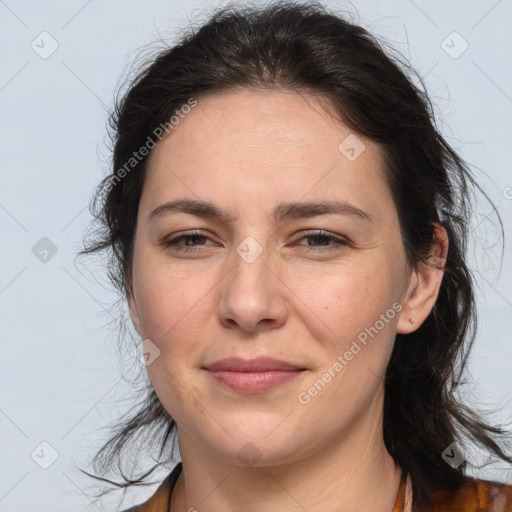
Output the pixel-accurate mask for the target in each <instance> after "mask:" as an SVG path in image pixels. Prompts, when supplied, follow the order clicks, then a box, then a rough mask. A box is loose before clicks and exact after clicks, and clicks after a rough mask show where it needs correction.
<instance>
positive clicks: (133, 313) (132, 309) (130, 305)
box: [126, 292, 142, 336]
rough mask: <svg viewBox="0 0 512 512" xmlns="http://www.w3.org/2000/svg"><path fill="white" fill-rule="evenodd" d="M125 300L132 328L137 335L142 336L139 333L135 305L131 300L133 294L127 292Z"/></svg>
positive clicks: (138, 320) (138, 319) (132, 299)
mask: <svg viewBox="0 0 512 512" xmlns="http://www.w3.org/2000/svg"><path fill="white" fill-rule="evenodd" d="M126 300H127V302H128V309H129V310H130V316H131V319H132V323H133V326H134V327H135V330H136V331H137V333H138V334H139V335H140V336H142V334H141V333H140V318H139V311H138V309H137V305H136V304H135V300H134V298H133V293H132V292H128V293H127V295H126Z"/></svg>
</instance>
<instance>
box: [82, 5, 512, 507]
mask: <svg viewBox="0 0 512 512" xmlns="http://www.w3.org/2000/svg"><path fill="white" fill-rule="evenodd" d="M415 80H416V81H417V83H419V84H420V85H415V83H414V82H415ZM238 87H243V88H248V89H259V90H265V89H275V88H281V89H286V90H295V91H300V92H306V93H310V94H315V95H319V96H321V97H325V98H327V99H328V100H329V101H330V104H332V105H333V106H334V108H335V112H336V113H337V114H338V115H339V117H340V119H341V120H343V122H344V123H346V124H347V125H348V126H349V127H350V128H351V129H352V130H353V131H354V132H355V133H358V134H362V135H364V136H366V137H369V138H370V139H372V140H373V141H375V142H377V143H378V144H380V146H381V147H382V149H383V152H384V155H385V166H386V170H387V179H388V182H389V186H390V190H391V193H392V195H393V198H394V202H395V205H396V208H397V211H398V215H399V219H400V227H401V234H402V238H403V241H404V246H405V250H406V254H407V260H408V262H409V264H410V265H411V266H412V267H414V266H416V265H417V264H418V263H419V262H424V261H426V260H427V258H428V257H429V255H430V253H431V248H432V243H433V235H434V226H435V224H436V223H439V224H441V225H442V226H443V227H444V228H445V229H446V230H447V232H448V235H449V240H450V243H449V252H448V258H447V263H446V267H445V273H444V277H443V281H442V285H441V289H440V292H439V296H438V299H437V302H436V304H435V306H434V308H433V310H432V311H431V313H430V315H429V316H428V318H427V319H426V320H425V321H424V322H423V324H422V325H421V326H420V327H419V328H418V329H417V330H416V331H415V332H412V333H411V334H407V335H400V334H398V335H397V336H396V341H395V344H394V349H393V353H392V356H391V360H390V363H389V366H388V368H387V372H386V379H385V404H384V441H385V444H386V447H387V449H388V451H389V453H390V454H391V455H392V457H393V458H394V460H395V462H396V463H397V464H398V465H400V466H401V467H402V468H403V469H404V471H405V472H407V473H409V474H410V475H411V477H412V482H413V491H414V496H415V498H414V499H415V504H416V505H417V506H422V505H423V504H426V503H428V502H429V499H428V494H429V492H430V491H432V490H433V489H441V488H455V487H457V486H459V485H460V484H461V483H462V480H463V477H464V472H465V470H466V469H467V462H464V463H462V464H461V465H460V466H459V467H458V468H452V467H451V466H450V465H449V464H447V463H446V462H445V460H444V459H443V457H442V452H443V451H444V450H445V449H446V448H447V447H448V446H449V445H450V444H451V443H452V442H454V441H458V442H460V443H462V442H463V441H464V442H465V441H466V440H467V441H470V442H473V443H476V444H477V445H479V446H480V447H483V448H484V449H485V450H487V451H488V452H489V453H492V454H494V455H495V456H497V457H498V458H499V459H502V460H505V461H507V462H509V463H510V462H512V458H511V457H510V456H507V455H506V453H505V451H504V446H505V445H506V444H507V443H506V442H505V441H506V440H507V439H510V438H509V437H505V436H508V435H509V433H508V432H507V431H505V430H503V429H501V428H497V427H493V426H491V425H489V424H487V423H486V422H485V421H484V420H483V419H482V418H481V416H479V414H478V413H477V412H475V411H474V410H472V409H471V408H469V407H468V406H467V405H466V404H464V403H462V401H461V400H460V397H458V391H460V389H459V387H460V384H461V383H463V381H462V376H463V374H464V371H465V367H466V361H467V357H468V354H469V351H470V349H471V346H472V344H473V340H474V336H475V327H476V311H475V299H474V285H473V282H472V277H471V274H470V271H469V269H468V266H467V264H466V261H465V259H466V255H465V253H466V246H467V241H468V236H469V235H470V232H469V222H470V218H471V214H472V206H471V205H472V200H471V199H472V197H473V195H474V193H475V192H479V193H483V192H482V191H481V189H480V187H479V186H478V184H477V183H476V182H475V180H474V178H473V177H472V175H471V172H470V170H469V169H468V166H467V165H466V164H465V163H464V162H463V161H462V160H461V159H460V158H459V156H458V155H457V154H456V153H455V152H454V151H453V149H452V148H451V147H450V146H449V145H448V143H447V142H446V141H445V139H444V138H443V137H442V136H441V134H440V133H439V131H438V129H437V128H436V123H435V120H434V115H433V109H432V105H431V103H430V100H429V98H428V96H427V94H426V92H425V88H424V87H423V85H422V81H421V79H419V77H418V76H417V75H416V74H415V73H414V71H413V70H411V69H410V67H409V66H408V64H407V63H405V61H404V60H403V59H402V58H401V57H399V55H398V54H397V53H396V52H393V51H392V50H390V49H387V48H385V47H384V46H383V43H380V42H379V41H378V40H377V39H376V38H375V37H374V36H372V35H371V34H369V33H368V32H367V31H366V30H364V29H363V28H361V27H360V26H358V25H356V24H354V23H351V22H349V21H347V20H345V19H344V18H343V17H342V16H340V15H338V14H335V13H332V12H329V11H328V10H327V9H326V8H325V7H322V6H321V5H319V4H315V3H312V2H308V3H306V4H298V3H287V2H277V3H273V4H271V5H267V6H265V7H261V8H256V7H253V6H247V5H246V6H242V7H227V8H223V9H221V10H219V11H217V12H216V13H214V14H213V15H212V17H211V18H210V19H209V20H208V22H207V23H205V24H204V25H203V26H202V27H200V28H199V29H198V30H197V31H195V32H194V31H193V32H191V33H189V34H186V35H185V36H184V37H183V38H182V39H181V40H180V42H179V43H178V44H176V45H174V46H172V47H168V48H165V49H164V50H163V51H161V52H160V53H159V54H158V55H157V56H156V58H154V59H152V60H151V61H150V62H148V63H147V64H146V65H145V66H144V68H143V69H142V71H140V72H139V73H138V75H137V76H136V77H135V79H133V80H132V81H131V83H130V85H129V88H128V90H127V91H126V92H125V93H124V94H123V95H122V96H121V97H120V99H118V101H117V103H116V106H115V111H114V113H113V115H112V118H111V121H112V123H111V127H112V134H113V142H114V147H113V166H112V173H111V174H110V175H109V176H107V177H106V178H105V179H104V180H103V181H102V183H101V184H100V185H99V187H98V190H97V194H96V198H95V200H94V201H93V204H92V205H91V210H92V213H93V215H94V217H95V222H96V224H97V225H98V228H97V229H96V230H95V231H94V233H95V234H94V237H93V239H92V242H91V243H90V244H89V245H88V246H87V245H86V246H85V249H84V250H83V251H82V252H81V253H82V254H89V253H94V252H97V251H103V250H108V252H109V255H110V259H109V265H108V272H109V276H110V278H111V280H112V282H113V283H114V284H115V286H116V287H117V289H118V290H119V291H120V295H121V296H122V297H125V296H126V293H128V292H129V291H130V290H131V286H132V281H131V278H132V255H133V246H134V235H135V226H136V220H137V213H138V205H139V200H140V197H141V193H142V189H143V186H144V177H145V172H146V168H147V161H148V158H147V156H146V157H144V158H142V159H141V160H140V161H137V163H136V164H134V165H133V166H132V167H131V168H130V169H129V172H127V173H123V177H122V179H116V182H115V184H114V183H113V178H114V175H116V173H117V176H118V177H119V173H118V171H119V169H121V168H123V166H125V169H126V162H128V161H129V160H130V158H131V157H132V154H133V152H134V151H136V150H137V149H138V148H140V147H142V146H144V145H145V144H146V143H147V141H148V137H149V138H151V137H153V138H154V133H155V129H157V127H159V126H162V125H164V124H165V123H167V122H168V121H169V119H170V118H171V116H172V115H173V114H175V112H176V111H179V110H180V108H181V107H182V106H183V105H185V104H187V102H189V100H190V98H196V99H198V100H200V98H201V97H202V96H204V95H206V94H209V93H213V92H222V91H228V90H230V89H233V88H238ZM171 136H172V135H171ZM484 195H485V194H484ZM485 197H487V196H485ZM496 215H497V218H498V221H499V225H500V227H501V219H500V218H499V215H498V214H497V213H496ZM175 426H176V425H175V422H174V420H173V419H172V418H171V417H170V416H169V414H168V413H167V412H166V411H165V409H164V408H163V406H162V404H161V403H160V401H159V400H158V397H157V396H156V393H155V392H154V390H153V388H152V387H151V385H150V384H149V383H148V384H147V393H146V394H145V396H144V399H143V400H142V402H141V403H140V407H139V409H137V410H136V411H135V412H133V413H131V414H129V415H128V416H127V417H125V419H124V421H123V422H121V423H120V424H119V425H118V426H117V427H116V428H115V431H114V433H113V435H112V437H111V438H110V439H109V440H108V441H107V442H106V443H105V445H104V446H103V447H102V449H101V450H100V451H99V452H98V453H97V455H96V457H95V459H94V464H95V466H94V467H95V470H99V471H101V472H103V473H104V472H105V471H106V470H107V469H112V468H117V469H118V472H119V473H120V474H121V475H122V476H123V479H124V483H116V485H119V486H122V487H127V486H129V485H132V484H141V483H143V482H144V481H145V479H146V478H147V476H148V475H149V474H150V473H151V472H152V471H153V470H154V469H155V468H156V467H158V466H159V465H161V464H163V463H165V462H167V461H168V460H169V453H171V454H172V452H173V448H172V447H171V450H170V452H169V451H168V450H169V447H170V445H171V441H173V442H175V439H174V437H175V436H174V434H175ZM141 433H143V434H144V435H146V436H147V435H149V433H152V434H153V437H152V438H151V443H149V444H151V445H152V446H153V447H154V446H155V444H156V445H158V446H159V453H158V455H157V459H156V460H155V462H156V463H157V464H156V465H155V466H153V467H152V468H151V470H150V471H148V472H146V473H144V474H143V475H141V476H140V478H134V479H129V478H127V477H126V476H124V475H123V473H122V471H121V469H120V467H121V465H120V461H121V454H122V452H124V450H125V449H126V448H127V446H129V445H130V441H132V442H133V440H134V439H135V438H138V436H139V435H141ZM498 438H499V439H498ZM502 442H503V445H502V446H500V444H501V443H502ZM507 449H508V445H507ZM109 481H110V480H109Z"/></svg>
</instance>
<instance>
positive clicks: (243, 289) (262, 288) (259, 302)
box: [217, 250, 289, 332]
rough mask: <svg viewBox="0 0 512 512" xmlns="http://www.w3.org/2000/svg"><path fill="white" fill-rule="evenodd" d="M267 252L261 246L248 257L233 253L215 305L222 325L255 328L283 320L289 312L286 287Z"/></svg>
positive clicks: (269, 326)
mask: <svg viewBox="0 0 512 512" xmlns="http://www.w3.org/2000/svg"><path fill="white" fill-rule="evenodd" d="M269 256H270V255H269V254H268V251H267V250H264V251H263V252H262V253H261V254H260V255H259V256H258V257H257V258H256V259H255V260H254V261H251V260H246V259H244V258H243V257H241V256H240V255H239V254H238V253H234V254H233V257H232V258H231V263H232V265H233V266H232V268H231V271H230V272H228V273H227V275H226V276H225V278H224V279H223V280H222V281H221V283H222V286H223V289H222V293H221V295H220V298H219V302H218V306H217V314H218V318H219V321H220V323H221V324H222V325H223V326H224V327H227V328H230V329H234V328H239V329H241V330H244V331H247V332H256V331H265V330H270V329H277V328H279V327H281V326H282V325H284V324H285V322H286V320H287V318H288V315H289V311H288V307H287V295H286V291H287V287H286V285H285V283H284V282H283V280H282V279H281V278H280V277H279V276H278V273H277V271H276V270H275V269H272V268H271V267H270V265H271V258H270V257H269Z"/></svg>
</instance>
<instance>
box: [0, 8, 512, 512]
mask: <svg viewBox="0 0 512 512" xmlns="http://www.w3.org/2000/svg"><path fill="white" fill-rule="evenodd" d="M215 5H220V4H219V3H202V2H195V3H193V4H192V3H189V2H185V1H184V0H181V1H156V0H155V1H123V2H121V1H118V2H115V1H111V0H107V1H105V0H103V1H100V0H90V1H86V0H72V1H67V2H64V1H61V2H56V1H45V2H35V1H33V2H30V1H26V0H25V1H21V0H5V1H3V0H0V39H1V40H0V43H1V45H0V52H1V66H0V106H1V113H2V114H1V117H0V148H1V151H0V169H1V171H2V187H1V189H0V190H1V193H0V222H1V225H2V230H1V233H2V252H1V255H2V262H1V270H0V307H1V311H2V322H1V324H0V329H1V336H2V345H1V347H2V348H1V357H0V365H1V366H0V375H1V390H2V391H1V393H0V429H1V437H0V448H1V452H0V459H1V460H2V469H1V474H0V510H1V511H10V512H13V511H29V510H38V511H39V512H49V511H50V510H51V511H56V510H75V511H78V510H105V511H107V510H112V511H113V510H118V509H119V508H118V505H117V504H116V502H115V501H112V500H113V498H112V497H111V498H109V500H110V501H109V500H104V501H103V502H99V503H97V504H96V505H93V504H91V503H90V500H89V498H88V497H86V496H85V495H84V494H83V493H84V492H85V493H87V492H90V489H91V488H90V484H91V482H90V481H89V480H88V479H86V478H85V477H84V476H83V475H82V474H81V473H80V472H79V471H78V469H77V466H80V467H82V468H84V469H90V468H88V466H87V459H88V457H90V456H92V454H93V452H94V448H95V447H97V446H99V442H100V441H101V440H102V439H103V438H104V436H105V431H103V430H102V431H100V429H103V428H104V427H107V426H108V425H109V424H110V422H112V421H115V419H116V418H117V417H118V415H119V414H120V413H122V412H124V411H126V410H128V408H129V407H130V403H131V402H130V392H131V388H130V385H129V383H127V382H125V381H124V380H123V379H122V377H121V368H122V367H121V366H120V363H119V362H118V355H117V352H116V344H117V337H116V333H115V331H113V330H112V329H109V327H108V324H109V322H110V321H111V316H110V315H111V314H112V309H111V307H110V305H111V303H112V302H113V301H114V300H115V298H116V296H115V295H114V293H113V292H109V291H108V289H105V288H104V286H102V284H101V283H102V282H103V283H104V284H105V282H106V280H105V279H104V278H103V276H102V271H103V269H102V266H101V263H97V264H94V262H89V263H88V264H87V266H85V267H79V266H76V265H75V255H76V252H77V251H78V250H79V249H80V247H81V245H80V241H81V238H82V236H83V234H84V231H85V229H86V227H87V224H88V222H89V221H90V215H89V212H88V204H89V200H90V198H91V195H92V192H93V189H94V187H95V185H96V184H97V183H98V181H99V180H100V179H101V177H103V176H104V174H105V173H106V172H107V170H108V151H107V150H106V148H105V141H106V135H105V134H106V126H105V123H106V119H107V115H106V110H105V108H107V109H108V108H110V107H111V106H112V99H113V94H114V91H115V89H116V86H117V85H118V84H119V83H120V80H121V79H122V77H123V76H125V75H124V72H125V68H126V66H127V65H128V64H129V63H130V62H131V59H132V57H133V52H134V51H135V50H136V49H137V48H139V47H140V46H142V45H144V44H146V43H149V42H151V41H155V40H156V39H158V38H159V35H160V36H162V37H163V38H165V39H167V40H169V41H173V40H174V38H175V37H176V34H177V33H178V32H177V31H179V30H182V29H186V28H187V26H188V25H189V23H190V22H191V21H193V22H194V23H199V22H200V21H201V20H203V19H204V18H205V16H206V15H207V14H208V13H209V12H210V8H211V6H215ZM328 5H331V6H335V7H336V8H344V9H347V10H348V11H349V12H351V13H353V14H354V16H355V19H356V20H359V22H360V23H361V24H363V26H365V27H366V28H368V29H369V30H370V31H372V32H373V33H376V34H378V35H380V36H382V37H384V38H386V39H387V40H389V41H390V42H391V44H392V45H393V46H394V47H395V48H396V49H397V50H399V51H400V52H402V53H403V54H404V55H405V57H406V58H408V59H410V61H411V63H412V64H413V66H414V67H415V68H416V69H417V70H418V71H419V73H420V75H422V76H423V77H424V80H425V83H426V85H427V88H428V90H429V92H430V94H431V97H432V100H433V102H434V106H435V109H436V112H438V114H439V126H440V128H441V130H442V132H443V133H444V134H445V135H446V137H448V140H449V142H450V143H451V144H452V145H453V146H454V147H455V148H456V149H457V150H458V151H460V153H461V155H462V156H463V158H465V159H467V160H468V161H469V162H470V163H471V164H472V165H473V166H474V167H473V168H474V169H475V172H476V173H477V176H478V177H479V179H480V182H481V183H482V185H483V186H484V188H485V189H486V191H487V192H488V193H489V195H490V196H491V198H492V199H493V200H494V201H495V203H496V205H497V207H498V209H499V211H500V213H501V215H502V218H503V221H504V224H505V231H506V233H508V235H511V234H512V230H511V226H512V174H511V172H510V166H511V162H512V128H511V119H512V116H511V114H512V66H511V65H510V64H511V62H510V55H512V31H511V30H510V27H511V26H512V1H511V0H500V1H496V0H479V1H472V2H468V1H467V0H457V1H455V0H451V1H450V2H445V1H444V0H436V1H429V2H420V0H416V1H408V0H401V1H399V0H395V1H392V0H386V1H382V0H381V1H379V2H377V1H376V0H374V1H371V0H367V1H357V0H354V1H353V3H352V4H348V3H344V2H341V1H340V2H331V3H330V4H328ZM356 10H357V12H356ZM205 13H206V14H205ZM43 32H46V33H47V34H42V35H41V33H43ZM454 32H455V33H454ZM52 45H53V46H55V45H58V47H57V48H56V50H55V51H54V52H53V53H52V54H51V55H47V53H50V52H51V50H52V49H53V46H52ZM466 46H467V48H466ZM43 57H46V58H43ZM477 169H480V170H481V171H484V172H485V174H483V173H482V172H481V171H479V170H477ZM490 211H491V210H490V207H489V205H488V204H485V203H484V202H482V203H481V205H480V207H479V209H478V211H477V215H476V217H475V221H474V226H475V230H474V240H475V243H474V244H473V245H474V247H473V249H474V257H473V258H472V266H473V267H474V268H475V271H476V274H475V275H476V278H477V284H478V293H479V298H480V301H479V311H480V316H481V322H480V328H479V332H478V336H477V340H476V343H475V349H474V352H473V354H472V357H471V362H470V379H469V380H470V384H468V386H467V390H468V396H469V397H470V399H471V400H473V399H478V400H479V403H482V404H483V405H489V406H491V407H496V406H497V407H498V409H499V411H498V412H499V414H498V415H496V416H495V417H494V419H495V420H497V421H502V422H507V421H508V422H510V420H511V418H512V405H511V403H510V398H511V397H512V377H511V374H512V372H511V361H512V343H511V336H510V327H509V320H510V318H511V315H512V286H511V284H512V264H511V263H512V251H511V249H510V243H509V242H510V240H509V239H506V246H505V253H504V257H503V264H502V268H501V273H500V272H499V266H500V246H499V244H498V245H496V243H495V236H496V229H495V227H494V226H495V219H494V217H492V215H491V216H488V214H489V213H490ZM41 239H43V240H42V241H41ZM47 239H48V240H47ZM34 247H35V248H34ZM44 251H47V252H44ZM55 251H56V252H55ZM54 253H55V254H54ZM127 380H129V379H127ZM123 397H127V399H126V400H125V401H124V402H122V403H121V402H120V399H121V398H123ZM41 443H49V445H50V446H51V447H50V446H48V445H46V444H43V445H41ZM53 450H55V452H56V453H57V454H58V456H57V458H56V460H55V461H54V462H53V464H51V465H50V466H49V467H48V469H43V468H42V467H40V466H41V464H43V465H44V464H45V463H49V462H50V461H51V459H52V456H53V455H54V452H53ZM36 461H38V462H39V464H38V463H36ZM165 473H166V472H164V473H161V475H162V476H163V475H164V474H165ZM491 476H493V475H491ZM498 476H499V477H500V478H501V479H505V478H506V479H507V480H508V481H511V482H512V477H511V474H510V472H509V473H506V472H504V471H501V473H499V475H498ZM498 476H496V477H498ZM153 491H154V487H153V488H142V489H139V490H137V491H136V492H135V493H133V494H131V495H130V498H129V500H128V501H125V502H124V503H123V505H122V507H121V508H125V507H128V506H129V505H132V504H135V503H138V502H140V501H142V500H143V499H145V498H147V497H148V496H149V495H151V494H152V492H153Z"/></svg>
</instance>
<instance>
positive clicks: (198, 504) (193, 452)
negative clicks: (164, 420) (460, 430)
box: [171, 400, 401, 512]
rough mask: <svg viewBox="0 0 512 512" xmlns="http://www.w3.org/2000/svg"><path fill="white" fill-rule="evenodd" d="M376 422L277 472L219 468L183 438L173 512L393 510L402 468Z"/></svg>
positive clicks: (362, 425)
mask: <svg viewBox="0 0 512 512" xmlns="http://www.w3.org/2000/svg"><path fill="white" fill-rule="evenodd" d="M377 401H379V400H377ZM373 410H374V411H375V409H373ZM377 410H382V409H381V408H380V409H379V408H377ZM376 419H377V418H375V417H372V414H368V415H367V416H366V417H365V418H361V420H360V421H359V422H358V424H357V427H356V428H351V429H350V432H347V431H343V432H342V433H340V434H339V435H338V438H334V439H331V440H329V442H328V443H326V444H325V446H324V447H323V449H321V450H319V451H316V452H315V453H314V454H313V455H312V456H310V457H308V458H306V459H301V460H298V461H294V462H293V463H289V464H286V465H280V466H276V465H265V464H263V463H262V461H260V463H261V464H260V463H258V465H257V466H253V467H247V468H245V467H242V468H241V467H240V466H239V465H235V464H232V465H230V464H229V463H226V462H224V463H220V462H219V459H218V458H215V457H209V456H208V454H207V453H206V452H205V450H204V448H202V449H201V447H200V446H197V445H196V444H194V443H193V440H192V439H191V438H190V437H188V436H187V435H186V434H185V435H184V436H182V435H180V436H179V442H180V454H181V458H182V463H183V470H182V474H181V475H180V477H179V479H178V481H177V482H176V485H175V488H174V491H173V495H172V503H171V512H178V511H179V512H185V511H191V512H194V511H197V512H218V511H219V510H222V511H224V512H235V511H239V510H244V511H247V512H253V511H254V512H256V511H261V510H266V511H271V512H272V511H277V510H279V512H298V511H304V510H307V511H308V512H320V511H321V512H326V511H334V510H336V511H337V512H356V511H361V510H372V511H375V512H391V511H392V510H393V506H394V504H395V499H396V495H397V493H398V489H399V485H400V477H401V468H400V467H399V466H397V465H396V464H395V462H394V460H393V458H392V457H391V456H390V455H389V453H388V452H387V450H386V448H385V445H384V440H383V436H382V421H378V422H376Z"/></svg>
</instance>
